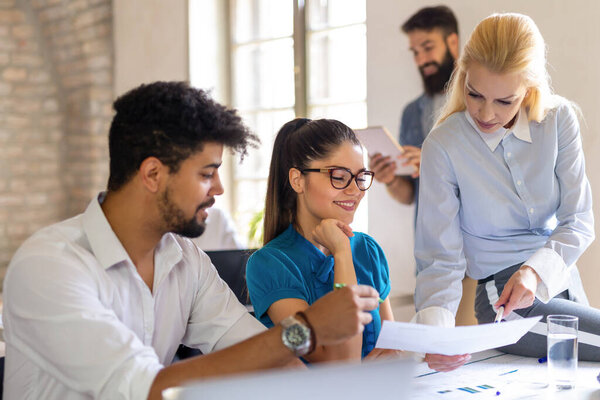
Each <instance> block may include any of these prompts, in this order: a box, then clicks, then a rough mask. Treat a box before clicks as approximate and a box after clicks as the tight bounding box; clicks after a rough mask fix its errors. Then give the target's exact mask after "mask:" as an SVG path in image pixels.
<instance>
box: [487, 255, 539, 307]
mask: <svg viewBox="0 0 600 400" xmlns="http://www.w3.org/2000/svg"><path fill="white" fill-rule="evenodd" d="M540 281H541V279H540V277H539V275H538V274H537V272H535V270H534V269H533V268H531V267H530V266H529V265H523V266H521V268H519V269H518V270H517V272H515V273H514V274H513V275H512V276H511V277H510V279H509V280H508V282H506V285H504V289H503V290H502V294H501V295H500V298H499V299H498V301H497V302H496V304H494V307H496V308H498V307H500V306H504V314H503V316H504V315H508V314H510V313H511V312H512V311H513V310H519V309H521V308H527V307H529V306H530V305H532V304H533V301H534V300H535V292H536V291H537V286H538V284H539V283H540Z"/></svg>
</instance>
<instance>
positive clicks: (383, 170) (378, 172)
mask: <svg viewBox="0 0 600 400" xmlns="http://www.w3.org/2000/svg"><path fill="white" fill-rule="evenodd" d="M396 168H397V165H396V162H395V161H394V160H392V158H391V157H390V156H387V157H384V156H382V155H381V153H376V154H375V155H374V156H373V157H370V158H369V169H370V170H371V171H373V172H375V180H376V181H377V182H381V183H385V184H386V185H388V184H390V183H392V181H393V180H394V179H395V178H396Z"/></svg>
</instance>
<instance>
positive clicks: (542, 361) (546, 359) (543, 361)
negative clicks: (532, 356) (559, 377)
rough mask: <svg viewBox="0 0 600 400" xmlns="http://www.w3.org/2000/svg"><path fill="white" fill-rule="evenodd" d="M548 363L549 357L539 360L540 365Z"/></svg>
mask: <svg viewBox="0 0 600 400" xmlns="http://www.w3.org/2000/svg"><path fill="white" fill-rule="evenodd" d="M546 361H548V357H542V358H538V362H539V363H540V364H543V363H545V362H546Z"/></svg>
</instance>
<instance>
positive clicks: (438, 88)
mask: <svg viewBox="0 0 600 400" xmlns="http://www.w3.org/2000/svg"><path fill="white" fill-rule="evenodd" d="M429 65H435V66H436V67H437V72H436V73H435V74H432V75H429V76H425V74H424V73H423V69H425V67H427V66H429ZM452 71H454V57H452V54H450V49H449V48H448V46H446V54H445V55H444V59H443V60H442V64H441V65H440V64H438V63H437V62H435V61H432V62H428V63H427V64H425V65H422V66H420V67H419V72H420V73H421V77H422V78H423V88H424V89H425V93H427V94H428V95H430V96H433V95H435V94H438V93H443V92H444V90H445V89H446V84H447V83H448V81H449V80H450V77H451V76H452Z"/></svg>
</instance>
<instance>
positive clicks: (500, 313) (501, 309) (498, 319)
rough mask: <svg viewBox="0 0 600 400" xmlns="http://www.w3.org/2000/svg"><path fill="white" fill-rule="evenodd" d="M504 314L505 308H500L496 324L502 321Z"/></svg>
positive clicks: (497, 312) (495, 320)
mask: <svg viewBox="0 0 600 400" xmlns="http://www.w3.org/2000/svg"><path fill="white" fill-rule="evenodd" d="M503 314H504V306H500V307H498V311H496V318H495V319H494V323H498V322H500V321H502V315H503Z"/></svg>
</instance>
